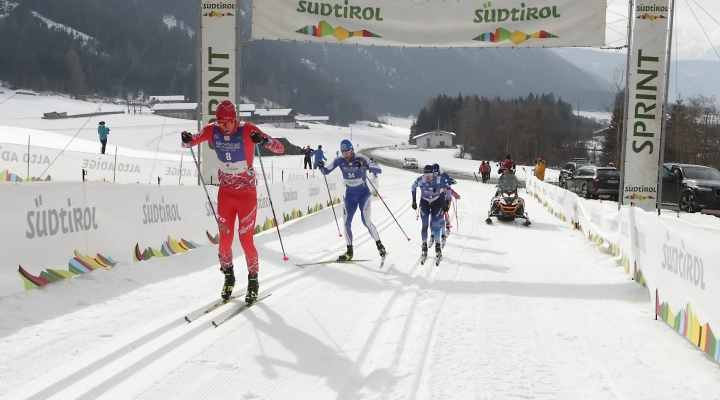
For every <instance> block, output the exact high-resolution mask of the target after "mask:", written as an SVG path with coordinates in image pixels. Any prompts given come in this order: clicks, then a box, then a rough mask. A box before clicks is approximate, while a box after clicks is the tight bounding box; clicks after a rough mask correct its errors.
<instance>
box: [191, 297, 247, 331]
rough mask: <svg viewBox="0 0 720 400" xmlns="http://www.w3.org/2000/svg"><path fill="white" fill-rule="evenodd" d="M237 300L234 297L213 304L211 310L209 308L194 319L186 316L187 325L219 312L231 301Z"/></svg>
mask: <svg viewBox="0 0 720 400" xmlns="http://www.w3.org/2000/svg"><path fill="white" fill-rule="evenodd" d="M235 298H236V296H232V297H230V298H229V299H227V300H220V301H219V302H217V303H215V304H213V305H212V306H210V308H208V309H207V310H205V311H203V312H201V313H199V314H197V315H196V316H194V317H192V318H189V317H187V316H185V321H187V323H188V324H189V323H191V322H193V321H195V320H196V319H198V318H200V317H202V316H203V315H207V314H209V313H211V312H213V311H215V310H217V309H218V308H220V307H222V306H224V305H225V304H228V303H229V302H230V300H233V299H235Z"/></svg>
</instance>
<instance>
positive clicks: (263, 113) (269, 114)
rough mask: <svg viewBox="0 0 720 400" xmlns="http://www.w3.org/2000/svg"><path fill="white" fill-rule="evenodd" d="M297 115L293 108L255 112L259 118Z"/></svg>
mask: <svg viewBox="0 0 720 400" xmlns="http://www.w3.org/2000/svg"><path fill="white" fill-rule="evenodd" d="M293 114H295V112H294V111H293V109H292V108H260V109H257V110H255V115H256V116H259V117H287V116H290V115H293Z"/></svg>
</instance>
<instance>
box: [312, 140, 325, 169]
mask: <svg viewBox="0 0 720 400" xmlns="http://www.w3.org/2000/svg"><path fill="white" fill-rule="evenodd" d="M312 155H313V157H314V158H313V160H314V161H315V163H314V164H313V169H317V168H318V164H319V163H320V161H327V158H325V153H323V151H322V145H319V146H318V148H317V150H315V151H313V152H312Z"/></svg>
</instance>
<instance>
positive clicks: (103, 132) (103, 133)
mask: <svg viewBox="0 0 720 400" xmlns="http://www.w3.org/2000/svg"><path fill="white" fill-rule="evenodd" d="M109 134H110V128H108V127H107V126H105V121H100V124H99V125H98V137H99V138H100V143H102V148H100V152H101V153H102V154H105V146H106V145H107V135H109Z"/></svg>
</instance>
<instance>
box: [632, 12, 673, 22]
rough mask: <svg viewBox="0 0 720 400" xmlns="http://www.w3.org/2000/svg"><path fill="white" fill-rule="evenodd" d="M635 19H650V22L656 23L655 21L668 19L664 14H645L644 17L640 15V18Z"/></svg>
mask: <svg viewBox="0 0 720 400" xmlns="http://www.w3.org/2000/svg"><path fill="white" fill-rule="evenodd" d="M635 18H636V19H649V20H650V21H654V20H656V19H666V18H667V17H665V16H664V15H662V14H660V15H652V14H648V13H645V14H643V15H638V16H637V17H635Z"/></svg>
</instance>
